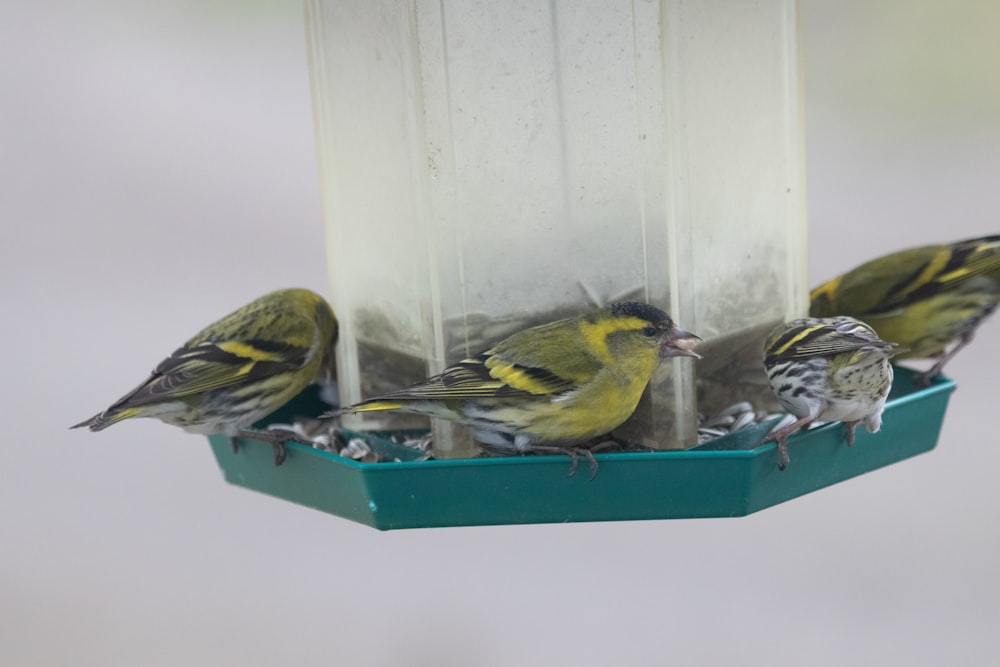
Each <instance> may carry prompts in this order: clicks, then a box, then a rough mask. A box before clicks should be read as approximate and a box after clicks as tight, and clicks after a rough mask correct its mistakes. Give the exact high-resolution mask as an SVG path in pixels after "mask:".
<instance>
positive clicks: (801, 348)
mask: <svg viewBox="0 0 1000 667" xmlns="http://www.w3.org/2000/svg"><path fill="white" fill-rule="evenodd" d="M872 346H876V347H879V348H886V350H891V349H892V348H894V347H895V344H893V343H886V342H885V341H882V340H881V339H879V338H878V336H876V335H874V333H872V332H870V330H868V328H867V327H865V328H861V327H855V328H850V329H849V328H847V327H846V326H840V327H838V326H836V325H833V324H826V323H824V324H815V325H812V326H809V327H806V328H804V329H802V330H797V331H791V332H789V333H787V334H785V336H784V337H783V338H781V339H778V340H777V341H775V343H774V344H773V345H771V346H769V349H770V350H772V353H771V356H778V355H780V356H781V357H782V358H784V359H806V358H809V357H817V356H830V355H834V354H839V353H841V352H854V351H856V350H861V349H864V348H871V347H872Z"/></svg>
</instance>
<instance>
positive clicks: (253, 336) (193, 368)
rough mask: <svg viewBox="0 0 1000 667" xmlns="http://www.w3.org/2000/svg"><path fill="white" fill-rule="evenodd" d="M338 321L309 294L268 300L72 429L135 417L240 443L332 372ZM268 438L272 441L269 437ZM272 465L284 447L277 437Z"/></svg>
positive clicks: (212, 330) (295, 292) (206, 335)
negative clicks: (265, 419)
mask: <svg viewBox="0 0 1000 667" xmlns="http://www.w3.org/2000/svg"><path fill="white" fill-rule="evenodd" d="M336 340H337V318H336V317H334V314H333V310H332V309H331V308H330V305H329V304H328V303H327V302H326V301H325V300H324V299H323V297H321V296H319V295H318V294H316V293H314V292H311V291H309V290H307V289H285V290H279V291H276V292H271V293H270V294H266V295H264V296H262V297H260V298H259V299H256V300H255V301H252V302H250V303H248V304H247V305H245V306H243V307H242V308H240V309H239V310H236V311H234V312H232V313H230V314H229V315H227V316H225V317H223V318H222V319H221V320H219V321H218V322H215V323H214V324H211V325H209V326H207V327H206V328H204V329H202V330H201V331H200V332H198V333H197V334H196V335H195V336H194V337H193V338H191V340H189V341H188V342H186V343H185V344H184V345H183V346H182V347H180V348H179V349H177V350H176V351H175V352H174V353H173V354H171V355H170V356H169V357H167V358H166V359H164V360H163V361H162V362H160V364H159V365H158V366H157V367H156V369H155V370H153V373H152V374H151V375H150V376H149V377H148V378H147V379H146V380H145V381H144V382H143V383H142V384H140V385H139V386H138V387H136V388H135V389H133V390H132V391H130V392H129V393H127V394H125V396H123V397H122V398H120V399H118V400H117V401H116V402H115V403H114V404H112V405H111V407H109V408H108V409H107V410H105V411H104V412H101V413H99V414H96V415H94V416H93V417H91V418H90V419H88V420H86V421H83V422H80V423H79V424H76V425H75V426H72V427H71V428H82V427H84V426H86V427H88V428H89V429H90V430H91V431H100V430H102V429H105V428H107V427H109V426H111V425H112V424H117V423H118V422H120V421H122V420H124V419H131V418H133V417H155V418H157V419H160V420H161V421H164V422H166V423H168V424H172V425H174V426H179V427H181V428H183V429H184V430H186V431H188V432H191V433H201V434H222V435H227V436H229V438H230V441H231V442H232V444H233V448H234V449H235V448H236V438H237V437H238V436H241V435H251V436H252V437H255V438H258V439H261V438H262V434H256V433H254V434H251V433H248V432H246V429H248V428H249V427H250V426H251V425H252V424H254V423H255V422H257V421H259V420H260V419H261V418H263V417H266V416H267V415H269V414H271V413H272V412H274V411H275V410H277V409H278V408H280V407H281V406H282V405H284V404H285V403H287V402H288V401H289V400H291V399H292V398H293V397H295V396H296V395H297V394H298V393H299V392H301V391H302V390H303V389H305V388H306V386H308V385H309V383H310V382H312V381H313V380H314V379H316V378H318V377H320V376H323V375H329V374H330V373H332V369H333V365H334V363H335V362H334V356H333V352H334V348H333V346H334V343H335V342H336ZM263 439H268V438H267V436H266V434H265V435H263ZM270 442H271V444H272V445H273V446H274V450H275V464H276V465H281V463H282V461H283V460H284V448H283V446H282V445H281V443H280V442H279V441H278V440H277V439H274V438H271V439H270Z"/></svg>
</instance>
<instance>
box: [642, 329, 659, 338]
mask: <svg viewBox="0 0 1000 667" xmlns="http://www.w3.org/2000/svg"><path fill="white" fill-rule="evenodd" d="M658 333H660V331H659V329H657V328H656V327H643V328H642V335H643V336H645V337H647V338H656V335H657V334H658Z"/></svg>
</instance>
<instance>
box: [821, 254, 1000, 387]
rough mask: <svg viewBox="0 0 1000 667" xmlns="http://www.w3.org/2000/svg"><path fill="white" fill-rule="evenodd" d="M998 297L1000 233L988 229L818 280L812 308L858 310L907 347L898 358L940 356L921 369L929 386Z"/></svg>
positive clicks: (826, 313)
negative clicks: (979, 234) (977, 235)
mask: <svg viewBox="0 0 1000 667" xmlns="http://www.w3.org/2000/svg"><path fill="white" fill-rule="evenodd" d="M998 303H1000V236H986V237H983V238H978V239H970V240H968V241H960V242H958V243H953V244H951V245H929V246H922V247H919V248H910V249H909V250H902V251H900V252H895V253H892V254H889V255H885V256H883V257H879V258H877V259H873V260H871V261H870V262H866V263H865V264H862V265H861V266H859V267H857V268H855V269H853V270H851V271H848V272H847V273H845V274H844V275H842V276H839V277H837V278H834V279H833V280H830V281H828V282H826V283H823V284H822V285H820V286H819V287H816V288H815V289H814V290H813V291H812V294H811V304H810V306H809V314H810V315H811V316H813V317H832V316H834V315H849V316H851V317H856V318H858V319H861V320H864V321H865V322H867V323H868V324H870V325H871V326H872V327H873V328H874V329H875V331H877V332H878V335H879V336H881V337H882V338H884V339H886V340H892V341H895V342H897V343H898V344H899V345H900V346H901V347H903V348H905V351H902V352H901V353H900V354H899V356H898V357H897V358H898V359H935V360H936V361H935V363H934V365H933V366H932V367H931V368H930V369H929V370H927V371H926V372H924V373H921V374H920V375H918V376H917V377H916V381H917V383H918V385H922V386H926V385H928V384H930V383H931V381H933V380H934V378H936V377H937V376H939V375H940V374H941V371H942V369H943V368H944V365H945V364H946V363H947V362H948V361H949V360H950V359H951V358H952V357H953V356H955V354H956V353H957V352H958V351H959V350H960V349H962V348H963V347H965V346H966V345H968V344H969V343H970V342H971V341H972V337H973V335H974V334H975V332H976V328H977V327H978V326H979V325H980V324H982V322H983V320H985V319H986V318H987V317H988V316H989V315H990V314H991V313H993V311H994V310H996V307H997V304H998Z"/></svg>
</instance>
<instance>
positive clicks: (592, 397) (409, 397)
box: [333, 302, 701, 469]
mask: <svg viewBox="0 0 1000 667" xmlns="http://www.w3.org/2000/svg"><path fill="white" fill-rule="evenodd" d="M700 340H701V339H700V338H699V337H698V336H696V335H694V334H692V333H689V332H687V331H684V330H683V329H680V328H679V327H677V325H675V324H674V322H673V320H671V319H670V316H669V315H667V314H666V313H665V312H663V311H662V310H660V309H659V308H656V307H654V306H650V305H647V304H643V303H635V302H622V303H614V304H611V305H609V306H605V307H603V308H600V309H598V310H595V311H592V312H589V313H586V314H584V315H579V316H577V317H571V318H567V319H563V320H558V321H555V322H551V323H548V324H543V325H540V326H536V327H532V328H530V329H525V330H523V331H520V332H518V333H516V334H514V335H512V336H510V337H509V338H507V339H505V340H503V341H501V342H500V343H497V344H496V345H494V346H493V347H491V348H490V349H488V350H486V351H485V352H483V353H482V354H479V355H477V356H474V357H471V358H469V359H465V360H463V361H460V362H458V363H457V364H455V365H453V366H450V367H448V368H446V369H445V370H444V372H443V373H441V374H440V375H436V376H434V377H431V378H428V379H427V380H424V381H423V382H419V383H417V384H415V385H413V386H411V387H407V388H405V389H400V390H398V391H393V392H391V393H388V394H383V395H381V396H375V397H373V398H369V399H368V400H365V401H362V402H360V403H357V404H355V405H351V406H349V407H346V408H344V409H342V410H339V411H337V412H335V413H333V415H335V416H336V415H340V414H344V413H354V412H370V411H377V410H399V411H403V412H410V413H416V414H422V415H427V416H430V417H437V418H440V419H447V420H450V421H453V422H458V423H460V424H464V425H466V426H469V427H471V428H472V429H473V431H474V435H475V437H476V439H477V440H479V441H480V442H482V443H484V444H487V445H492V446H495V447H500V448H506V449H511V450H513V451H515V452H526V451H529V450H532V449H534V450H541V451H547V450H548V451H551V450H552V448H553V447H554V448H562V449H569V448H572V447H573V446H574V445H578V444H580V443H583V442H586V441H588V440H590V439H592V438H595V437H597V436H601V435H604V434H606V433H608V432H609V431H611V430H612V429H614V428H615V427H617V426H619V425H620V424H621V423H622V422H624V421H625V420H626V419H628V418H629V416H631V414H632V413H633V412H634V411H635V408H636V405H637V404H638V402H639V398H640V396H641V395H642V392H643V390H644V389H645V388H646V385H647V384H648V383H649V380H650V378H651V377H652V375H653V371H654V370H655V369H656V367H657V365H658V364H659V362H660V360H661V359H664V358H666V357H675V356H687V357H698V356H699V355H698V354H697V353H695V352H694V351H693V348H694V347H695V345H697V343H698V341H700ZM583 453H584V454H585V455H588V458H591V466H592V469H593V466H594V461H593V458H592V457H590V456H589V450H583Z"/></svg>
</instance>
